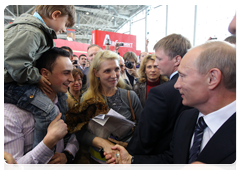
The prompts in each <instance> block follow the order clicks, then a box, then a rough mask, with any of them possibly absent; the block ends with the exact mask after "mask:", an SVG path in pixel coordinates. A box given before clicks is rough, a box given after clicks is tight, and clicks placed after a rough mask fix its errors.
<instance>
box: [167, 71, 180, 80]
mask: <svg viewBox="0 0 240 170" xmlns="http://www.w3.org/2000/svg"><path fill="white" fill-rule="evenodd" d="M177 73H178V71H175V72H173V73H172V74H171V75H170V78H169V80H171V79H172V77H173V76H174V75H175V74H177Z"/></svg>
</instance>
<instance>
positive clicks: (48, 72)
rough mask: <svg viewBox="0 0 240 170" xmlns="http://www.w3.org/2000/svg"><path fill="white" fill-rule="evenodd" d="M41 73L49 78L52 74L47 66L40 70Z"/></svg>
mask: <svg viewBox="0 0 240 170" xmlns="http://www.w3.org/2000/svg"><path fill="white" fill-rule="evenodd" d="M40 74H41V75H42V76H43V77H45V78H46V79H47V80H48V76H49V74H50V71H48V70H47V69H46V68H42V69H41V70H40Z"/></svg>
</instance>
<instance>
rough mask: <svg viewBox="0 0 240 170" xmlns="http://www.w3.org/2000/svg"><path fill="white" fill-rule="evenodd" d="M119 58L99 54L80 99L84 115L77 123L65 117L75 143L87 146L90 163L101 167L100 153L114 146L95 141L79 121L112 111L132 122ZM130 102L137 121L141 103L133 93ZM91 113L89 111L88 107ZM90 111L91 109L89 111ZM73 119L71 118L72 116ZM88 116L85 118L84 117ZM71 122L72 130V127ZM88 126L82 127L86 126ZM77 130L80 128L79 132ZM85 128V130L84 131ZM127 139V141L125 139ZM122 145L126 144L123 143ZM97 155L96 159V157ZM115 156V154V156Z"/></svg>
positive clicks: (105, 142)
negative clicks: (96, 163) (90, 157)
mask: <svg viewBox="0 0 240 170" xmlns="http://www.w3.org/2000/svg"><path fill="white" fill-rule="evenodd" d="M119 62H120V56H119V55H118V54H117V53H114V52H112V51H99V52H98V53H97V54H96V56H95V57H94V59H93V61H92V62H91V66H90V70H89V78H90V79H89V88H88V90H87V91H86V92H85V93H84V94H83V96H82V98H81V106H80V108H86V109H85V110H84V109H81V111H80V114H79V117H80V115H83V113H84V115H86V116H85V118H84V119H82V118H81V121H79V122H77V123H76V122H75V121H74V120H76V118H74V117H72V116H71V115H68V114H67V115H66V120H67V121H66V123H67V124H68V126H71V129H74V130H73V132H76V131H77V132H76V136H77V139H78V141H79V142H80V143H84V144H86V145H87V146H88V147H89V146H90V152H91V156H92V158H93V159H90V162H92V161H93V160H95V161H97V162H99V163H104V161H105V159H104V158H101V156H100V153H99V152H98V151H99V150H100V149H103V150H104V151H105V152H107V153H111V152H112V150H111V146H113V145H114V144H113V143H111V142H110V141H108V140H107V139H103V138H100V137H98V136H97V135H96V134H93V133H91V132H90V131H88V130H85V129H87V128H85V127H82V126H81V123H83V122H82V120H84V121H87V122H88V121H89V120H90V119H91V118H93V117H95V116H97V115H99V114H106V113H107V112H108V110H110V109H113V110H115V111H116V112H118V113H119V114H121V115H122V116H124V117H125V118H126V119H128V120H133V117H132V114H131V107H130V104H129V100H128V94H127V92H128V91H127V90H125V89H123V88H124V81H123V79H122V78H121V76H120V66H119ZM130 98H131V103H132V109H133V110H134V114H135V117H136V121H138V119H139V117H140V113H141V112H142V106H141V103H140V101H139V99H138V97H137V95H136V93H135V92H134V91H130ZM92 106H93V107H94V109H90V108H91V107H92ZM93 107H92V108H93ZM72 115H73V114H72ZM87 115H88V117H87ZM73 122H74V123H75V124H76V126H74V127H73ZM87 125H88V124H86V126H87ZM80 126H81V128H79V127H80ZM113 126H116V127H117V126H119V125H115V124H114V125H113ZM84 128H85V129H84ZM128 139H129V138H128ZM124 142H126V141H125V140H124ZM98 155H99V156H98ZM115 155H116V153H115Z"/></svg>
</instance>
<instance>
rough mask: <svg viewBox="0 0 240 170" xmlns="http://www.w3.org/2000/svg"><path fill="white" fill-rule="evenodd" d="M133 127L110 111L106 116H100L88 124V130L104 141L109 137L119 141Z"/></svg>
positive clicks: (131, 123)
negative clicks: (112, 136)
mask: <svg viewBox="0 0 240 170" xmlns="http://www.w3.org/2000/svg"><path fill="white" fill-rule="evenodd" d="M134 126H135V123H134V122H132V121H130V120H128V119H126V118H125V117H124V116H122V115H121V114H119V113H117V112H116V111H114V110H112V109H110V110H109V112H108V113H107V114H105V115H102V114H101V115H98V116H96V117H94V118H93V119H91V120H90V122H89V124H88V130H89V131H90V132H91V133H93V134H95V135H96V136H98V137H101V138H104V139H107V138H108V137H109V136H110V135H114V136H116V137H117V138H119V139H121V138H122V137H123V136H126V134H128V133H129V132H130V131H131V130H132V129H133V127H134Z"/></svg>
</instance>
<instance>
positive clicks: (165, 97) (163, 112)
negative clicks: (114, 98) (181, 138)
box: [127, 74, 189, 155]
mask: <svg viewBox="0 0 240 170" xmlns="http://www.w3.org/2000/svg"><path fill="white" fill-rule="evenodd" d="M177 79H178V74H176V75H174V76H173V78H172V79H171V80H170V81H167V82H165V83H163V84H161V85H159V86H157V87H153V88H151V89H150V91H149V93H148V98H147V100H146V103H145V107H144V110H143V112H142V113H141V117H140V120H139V122H138V125H137V128H136V130H135V132H134V134H133V137H132V139H131V141H130V142H129V144H128V146H127V150H128V152H129V153H130V154H131V155H135V154H144V155H145V154H160V153H164V151H166V150H168V149H169V146H170V145H169V144H170V142H171V139H172V134H173V129H174V126H175V122H176V120H177V118H178V116H179V114H180V113H181V112H182V111H183V110H186V109H189V107H186V106H183V105H182V98H181V95H180V93H179V91H178V90H176V89H175V88H174V84H175V82H176V81H177Z"/></svg>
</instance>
